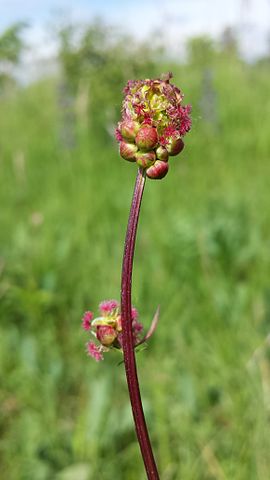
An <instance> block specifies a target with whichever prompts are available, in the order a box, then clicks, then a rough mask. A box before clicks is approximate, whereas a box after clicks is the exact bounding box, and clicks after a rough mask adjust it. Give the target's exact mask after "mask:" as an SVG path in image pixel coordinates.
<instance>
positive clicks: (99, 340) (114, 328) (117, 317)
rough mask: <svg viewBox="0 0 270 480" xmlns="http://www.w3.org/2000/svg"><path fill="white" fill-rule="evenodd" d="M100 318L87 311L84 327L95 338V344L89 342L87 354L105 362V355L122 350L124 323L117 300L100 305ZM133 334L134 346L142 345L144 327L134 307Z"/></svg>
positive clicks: (84, 316) (106, 301)
mask: <svg viewBox="0 0 270 480" xmlns="http://www.w3.org/2000/svg"><path fill="white" fill-rule="evenodd" d="M99 313H100V316H99V317H96V318H94V315H93V313H92V312H90V311H87V312H85V313H84V315H83V318H82V327H83V329H84V330H86V331H87V332H89V333H91V334H92V335H93V336H94V337H95V340H96V341H95V342H93V341H89V342H87V344H86V346H87V353H88V355H90V357H92V358H94V359H95V360H96V361H97V362H99V361H100V360H103V353H104V352H108V351H109V350H111V349H113V348H116V349H118V350H122V321H121V312H120V305H119V303H118V302H117V301H116V300H105V301H103V302H101V303H100V305H99ZM131 315H132V332H133V340H134V346H136V345H139V344H141V343H142V330H143V326H142V324H141V323H140V322H138V312H137V310H136V308H134V307H132V311H131Z"/></svg>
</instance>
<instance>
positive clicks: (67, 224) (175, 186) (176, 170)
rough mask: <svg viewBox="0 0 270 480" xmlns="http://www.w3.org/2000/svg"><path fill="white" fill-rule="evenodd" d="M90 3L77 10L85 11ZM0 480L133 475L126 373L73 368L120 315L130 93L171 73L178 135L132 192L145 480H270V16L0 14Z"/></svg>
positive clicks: (15, 10) (168, 7)
mask: <svg viewBox="0 0 270 480" xmlns="http://www.w3.org/2000/svg"><path fill="white" fill-rule="evenodd" d="M90 3H91V5H90ZM0 18H1V19H0V205H1V207H0V247H1V250H0V382H1V383H0V465H1V474H0V475H1V478H3V479H4V480H52V479H55V480H92V479H95V480H112V479H119V480H122V479H123V480H140V479H144V478H145V474H144V470H143V465H142V461H141V459H140V454H139V450H138V446H137V443H136V439H135V435H134V430H133V421H132V417H131V413H130V406H129V402H128V395H127V389H126V384H125V375H124V370H123V365H119V356H118V355H117V354H114V353H113V352H112V353H110V354H107V355H106V357H105V360H104V362H103V363H101V364H97V363H95V362H94V360H92V359H90V358H88V357H87V356H86V354H85V343H86V341H87V335H85V333H84V332H83V331H82V330H81V317H82V314H83V312H84V311H85V310H88V309H90V310H94V311H95V312H97V308H98V304H99V302H100V301H101V300H103V299H107V298H116V299H119V290H120V274H121V261H122V253H123V241H124V236H125V229H126V221H127V216H128V210H129V204H130V199H131V194H132V189H133V183H134V179H135V175H136V169H135V166H134V165H132V164H129V163H128V162H125V161H124V160H121V159H120V157H119V155H118V151H117V145H116V142H115V140H114V136H113V131H114V127H115V125H116V123H117V121H118V119H119V117H120V106H121V100H122V89H123V87H124V85H125V83H126V82H127V80H128V79H138V78H147V77H156V76H159V75H160V73H161V72H166V71H172V72H173V74H174V79H173V81H174V83H175V84H177V85H178V86H179V87H180V88H181V89H182V90H183V91H184V93H185V101H186V103H191V104H192V105H193V116H192V118H193V128H192V131H191V132H190V133H189V134H188V135H187V137H186V140H185V143H186V147H185V149H184V152H183V153H182V154H181V156H180V157H179V158H178V157H177V158H175V159H172V160H171V168H170V172H169V174H168V176H167V177H166V178H165V179H164V180H163V181H162V182H158V181H157V182H155V181H148V182H147V185H146V191H145V196H144V203H143V207H142V215H141V220H140V225H139V232H138V243H137V249H136V258H135V270H134V282H133V285H134V287H133V303H134V305H136V307H137V308H138V310H139V312H140V319H141V321H142V322H143V323H144V324H145V326H146V328H147V327H148V326H149V325H150V322H151V318H152V316H153V313H154V311H155V309H156V307H157V305H158V304H160V306H161V318H160V323H159V326H158V329H157V331H156V332H155V335H154V337H152V339H151V341H150V342H149V345H148V348H147V349H146V350H144V351H143V352H140V353H139V354H138V355H137V359H138V367H139V372H140V379H141V388H142V395H143V402H144V406H145V411H146V416H147V420H148V424H149V428H150V432H151V437H152V440H153V445H154V450H155V453H156V457H157V461H158V464H159V467H160V472H161V478H162V480H179V479H181V480H212V479H215V480H232V479H233V480H268V479H269V477H270V456H269V449H270V428H269V427H270V425H269V421H270V337H269V333H270V249H269V237H270V222H269V215H270V201H269V178H270V162H269V156H270V135H269V130H270V47H269V43H268V40H269V32H270V4H269V2H267V1H263V0H258V1H256V2H255V1H251V0H250V1H248V0H246V1H243V0H242V1H240V0H239V1H237V0H228V1H227V2H226V3H225V4H224V2H222V1H221V0H216V1H215V2H214V1H211V0H208V1H206V0H205V1H204V0H201V1H195V0H193V1H189V2H187V1H186V2H183V1H168V2H161V1H160V2H158V1H155V2H152V1H144V2H142V1H141V0H137V1H136V2H135V1H130V2H122V1H120V0H118V1H117V0H113V1H111V2H105V1H102V0H101V1H100V2H85V1H82V0H80V1H76V2H75V1H70V2H63V1H62V2H61V1H53V0H51V1H48V2H41V1H35V2H34V1H30V0H26V1H25V2H19V1H14V0H13V1H9V2H5V1H4V2H3V1H1V3H0Z"/></svg>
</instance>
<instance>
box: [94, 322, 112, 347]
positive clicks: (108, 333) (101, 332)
mask: <svg viewBox="0 0 270 480" xmlns="http://www.w3.org/2000/svg"><path fill="white" fill-rule="evenodd" d="M116 337H117V332H116V331H115V329H114V328H113V327H111V326H110V325H102V326H99V327H97V339H98V340H99V341H100V343H101V344H102V345H104V346H105V347H109V346H110V345H112V343H113V342H114V340H115V339H116Z"/></svg>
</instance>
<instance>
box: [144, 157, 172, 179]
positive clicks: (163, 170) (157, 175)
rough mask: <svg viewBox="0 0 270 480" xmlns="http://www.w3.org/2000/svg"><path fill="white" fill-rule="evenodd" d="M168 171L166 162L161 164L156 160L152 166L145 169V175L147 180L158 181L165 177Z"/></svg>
mask: <svg viewBox="0 0 270 480" xmlns="http://www.w3.org/2000/svg"><path fill="white" fill-rule="evenodd" d="M168 170H169V164H168V162H162V161H161V160H157V161H156V162H155V163H154V165H152V166H151V167H149V168H147V170H146V175H147V176H148V177H149V178H152V179H155V180H159V179H161V178H163V177H165V175H167V173H168Z"/></svg>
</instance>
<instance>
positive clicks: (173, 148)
mask: <svg viewBox="0 0 270 480" xmlns="http://www.w3.org/2000/svg"><path fill="white" fill-rule="evenodd" d="M166 148H167V150H168V153H169V155H170V156H172V157H174V156H175V155H178V153H180V152H182V150H183V148H184V142H183V140H182V138H180V137H179V138H174V137H172V138H170V139H169V142H168V144H167V145H166Z"/></svg>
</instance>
